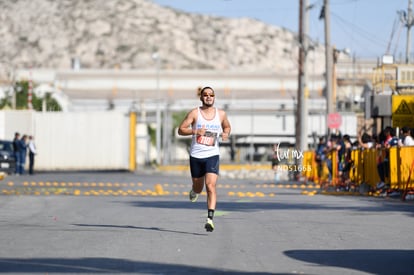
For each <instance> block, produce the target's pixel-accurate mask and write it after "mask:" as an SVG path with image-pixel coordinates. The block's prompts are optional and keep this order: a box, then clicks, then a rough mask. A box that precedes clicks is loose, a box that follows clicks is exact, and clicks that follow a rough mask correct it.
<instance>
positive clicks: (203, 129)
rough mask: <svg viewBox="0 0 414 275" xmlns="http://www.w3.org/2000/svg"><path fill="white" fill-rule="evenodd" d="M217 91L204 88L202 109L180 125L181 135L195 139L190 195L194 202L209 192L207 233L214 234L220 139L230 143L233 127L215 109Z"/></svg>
mask: <svg viewBox="0 0 414 275" xmlns="http://www.w3.org/2000/svg"><path fill="white" fill-rule="evenodd" d="M214 96H215V94H214V90H213V89H212V88H211V87H204V88H203V89H201V91H200V100H201V102H202V106H200V107H197V108H194V109H192V110H191V111H190V112H189V113H188V114H187V115H186V117H185V118H184V120H183V122H181V125H180V127H179V128H178V134H179V135H182V136H189V135H192V142H191V149H190V171H191V177H192V182H193V187H192V189H191V191H190V193H189V198H190V201H191V202H195V201H196V200H197V198H198V194H200V193H201V192H202V191H203V188H204V184H205V185H206V190H207V210H208V211H207V221H206V224H205V226H204V227H205V229H206V230H207V231H208V232H212V231H213V230H214V223H213V217H214V211H215V209H216V203H217V193H216V182H217V179H218V175H219V164H220V151H219V137H220V135H221V138H222V140H223V141H227V140H228V138H229V135H230V131H231V126H230V122H229V120H228V119H227V115H226V112H225V111H223V110H220V109H218V108H216V107H214V100H215V99H214Z"/></svg>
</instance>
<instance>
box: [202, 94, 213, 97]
mask: <svg viewBox="0 0 414 275" xmlns="http://www.w3.org/2000/svg"><path fill="white" fill-rule="evenodd" d="M203 97H214V95H209V94H204V95H203Z"/></svg>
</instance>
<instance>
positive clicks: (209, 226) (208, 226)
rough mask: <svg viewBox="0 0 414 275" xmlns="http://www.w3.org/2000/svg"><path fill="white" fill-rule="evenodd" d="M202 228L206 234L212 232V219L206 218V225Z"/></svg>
mask: <svg viewBox="0 0 414 275" xmlns="http://www.w3.org/2000/svg"><path fill="white" fill-rule="evenodd" d="M204 228H205V229H206V231H207V232H213V230H214V223H213V220H212V219H209V218H207V221H206V225H204Z"/></svg>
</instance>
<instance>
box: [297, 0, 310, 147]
mask: <svg viewBox="0 0 414 275" xmlns="http://www.w3.org/2000/svg"><path fill="white" fill-rule="evenodd" d="M307 2H308V1H307V0H299V66H298V67H299V73H298V96H297V98H298V106H297V109H296V117H297V119H296V144H298V145H299V146H300V150H301V151H302V152H304V151H306V150H307V149H308V131H307V118H308V108H307V95H306V92H307V89H306V85H307V71H306V59H307V58H306V57H307V51H308V40H307V32H308V16H307V9H308V4H307Z"/></svg>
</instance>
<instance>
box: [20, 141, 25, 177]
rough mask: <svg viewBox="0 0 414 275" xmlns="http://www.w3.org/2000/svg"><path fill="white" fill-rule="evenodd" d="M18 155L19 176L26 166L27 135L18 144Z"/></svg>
mask: <svg viewBox="0 0 414 275" xmlns="http://www.w3.org/2000/svg"><path fill="white" fill-rule="evenodd" d="M19 154H20V165H19V174H20V175H23V174H24V166H25V164H26V156H27V135H23V136H22V138H21V139H20V142H19Z"/></svg>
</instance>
